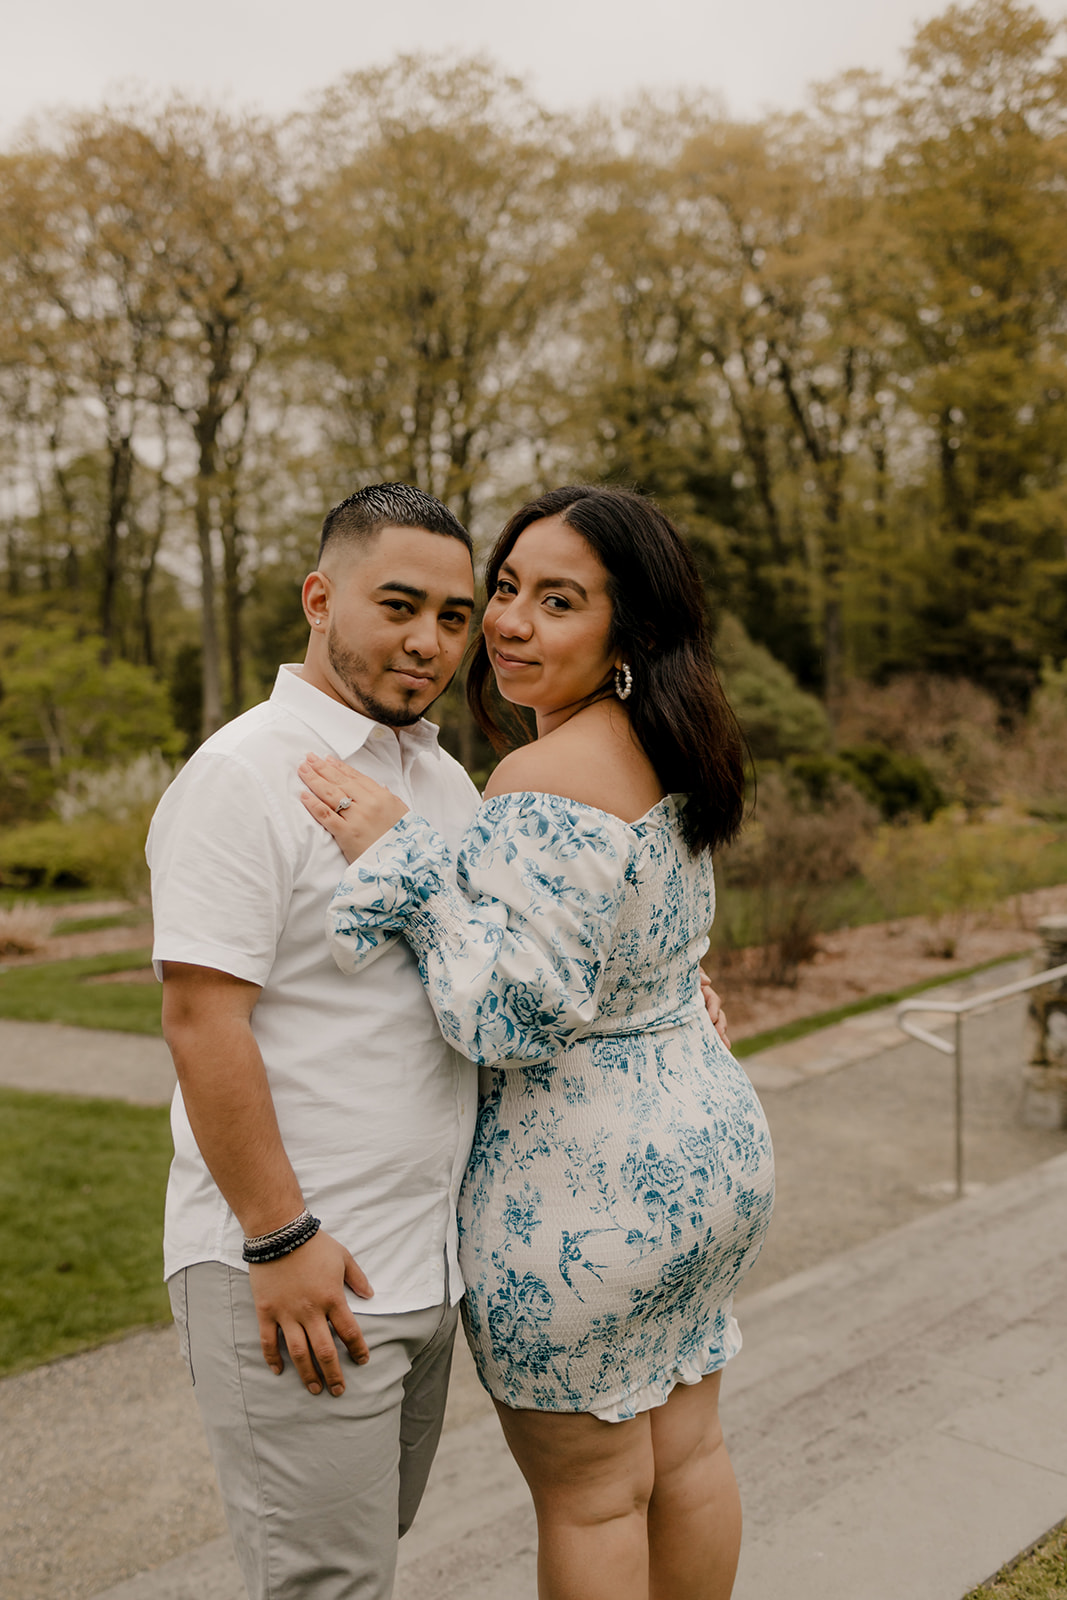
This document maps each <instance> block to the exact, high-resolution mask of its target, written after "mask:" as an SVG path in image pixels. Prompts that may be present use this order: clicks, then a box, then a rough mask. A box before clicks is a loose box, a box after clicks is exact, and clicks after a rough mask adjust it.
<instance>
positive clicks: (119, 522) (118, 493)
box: [100, 433, 133, 662]
mask: <svg viewBox="0 0 1067 1600" xmlns="http://www.w3.org/2000/svg"><path fill="white" fill-rule="evenodd" d="M108 453H109V456H110V458H111V459H110V463H109V471H108V485H107V528H106V530H105V534H104V572H103V578H102V581H101V588H100V632H101V634H102V635H103V639H104V648H103V659H104V661H105V662H107V661H110V660H111V657H112V656H113V654H114V651H115V633H116V620H115V602H116V599H117V597H118V589H119V576H120V566H121V562H120V543H121V538H122V529H123V526H124V524H125V521H126V511H127V507H128V505H129V501H130V483H131V480H132V477H133V444H132V442H131V439H130V436H129V434H128V433H119V434H118V435H117V436H113V437H112V438H111V439H109V441H108Z"/></svg>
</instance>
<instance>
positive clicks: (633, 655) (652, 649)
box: [467, 485, 745, 851]
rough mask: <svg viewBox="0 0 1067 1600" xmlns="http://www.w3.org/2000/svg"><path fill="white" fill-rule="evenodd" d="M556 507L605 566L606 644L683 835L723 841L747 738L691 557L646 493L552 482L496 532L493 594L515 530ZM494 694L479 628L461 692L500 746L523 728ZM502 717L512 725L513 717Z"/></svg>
mask: <svg viewBox="0 0 1067 1600" xmlns="http://www.w3.org/2000/svg"><path fill="white" fill-rule="evenodd" d="M557 516H558V517H561V518H562V520H563V521H564V522H565V523H566V524H567V526H568V527H570V528H573V529H574V531H575V533H579V534H581V536H582V538H583V539H584V540H585V541H586V543H587V544H588V545H589V547H590V549H591V550H592V551H593V552H594V553H595V554H596V555H597V556H598V557H599V559H600V561H601V562H602V563H603V565H604V567H605V568H606V570H607V574H608V594H609V597H610V599H611V604H612V624H611V641H610V643H611V648H612V649H613V650H617V651H618V652H619V653H620V655H622V656H623V657H624V658H625V660H626V661H627V662H628V663H629V665H630V671H631V673H632V674H633V693H632V694H631V696H630V698H629V700H627V702H626V709H627V711H628V712H629V714H630V723H631V726H632V728H633V731H634V733H635V735H636V737H637V739H638V740H639V742H640V744H641V747H642V749H643V750H644V752H645V754H646V755H647V756H648V759H649V760H650V761H651V763H652V765H653V767H654V768H655V771H656V776H657V777H658V778H659V781H660V783H661V784H662V785H663V787H664V789H666V791H667V792H668V794H684V795H685V796H686V800H685V803H684V805H683V807H682V827H683V831H684V834H685V839H686V843H687V844H688V845H689V848H690V849H691V850H693V851H698V850H711V849H716V848H717V847H718V846H719V845H722V844H727V843H728V842H729V841H730V840H731V839H732V838H734V836H735V835H736V833H737V832H738V829H739V828H740V826H741V818H742V814H743V811H744V803H745V760H744V752H745V742H744V737H743V735H742V733H741V729H740V728H739V727H738V724H737V719H736V717H735V716H734V714H733V712H732V711H731V710H730V707H729V705H728V704H727V700H726V696H725V695H724V693H723V690H722V685H721V684H720V682H719V680H718V677H717V675H716V672H715V666H714V663H713V661H712V657H711V650H710V647H709V645H708V639H707V634H706V632H705V626H704V605H703V600H704V595H703V586H702V584H701V581H700V575H699V573H698V572H697V569H696V566H695V565H694V563H693V558H692V557H691V556H690V554H689V552H688V550H687V549H686V548H685V545H684V544H683V543H682V541H681V539H680V538H679V536H678V534H677V533H676V532H675V530H674V528H673V527H672V526H671V524H670V523H669V522H668V521H667V518H666V517H665V516H664V515H663V513H662V512H661V511H660V510H658V508H657V507H656V506H655V505H653V503H652V501H651V500H648V499H646V498H645V497H644V496H643V495H638V494H630V493H629V492H628V491H627V490H625V489H608V488H597V487H592V486H585V485H578V486H576V487H571V488H566V489H552V490H550V491H549V492H548V494H543V495H541V496H540V498H539V499H537V500H531V501H530V503H529V504H528V505H525V506H523V507H522V510H521V511H517V512H516V513H515V515H514V516H513V517H512V518H511V521H510V522H509V523H508V524H507V526H506V527H505V529H504V531H503V533H502V534H501V535H500V537H499V539H498V540H497V542H496V545H495V547H494V549H493V553H492V555H491V556H490V557H489V561H488V564H487V566H486V570H485V582H486V589H487V591H488V593H489V596H490V598H491V597H492V595H493V594H494V592H495V590H496V584H497V576H498V574H499V572H500V568H501V566H502V565H503V563H504V561H505V560H506V559H507V557H508V555H509V554H510V552H511V549H512V546H513V545H514V543H515V541H516V539H517V538H518V537H519V534H520V533H522V532H523V530H524V529H525V528H528V527H529V526H530V524H531V523H532V522H539V521H540V520H541V518H542V517H557ZM606 692H608V693H610V692H611V691H610V688H609V689H607V690H606ZM494 699H497V697H496V695H495V681H494V679H493V671H492V666H491V664H490V661H489V652H488V649H487V648H486V644H485V639H484V637H483V638H479V639H478V640H477V641H476V642H475V644H474V646H473V647H472V654H471V661H470V666H469V670H468V673H467V700H468V703H469V705H470V708H471V711H472V713H473V715H474V718H475V721H476V722H477V723H478V725H479V727H480V728H481V729H482V730H483V732H485V733H486V734H487V735H488V737H489V738H490V740H491V741H492V743H493V745H494V747H495V748H496V749H497V750H502V749H507V748H508V747H509V745H513V744H515V743H516V742H521V739H520V740H515V739H514V738H509V736H508V734H507V733H506V732H505V731H504V728H503V727H502V726H501V722H500V720H499V717H498V714H497V708H496V706H495V705H494ZM509 709H510V708H509ZM508 720H509V722H510V723H511V725H512V727H513V728H514V727H515V726H516V725H517V719H516V718H514V717H512V718H509V719H508Z"/></svg>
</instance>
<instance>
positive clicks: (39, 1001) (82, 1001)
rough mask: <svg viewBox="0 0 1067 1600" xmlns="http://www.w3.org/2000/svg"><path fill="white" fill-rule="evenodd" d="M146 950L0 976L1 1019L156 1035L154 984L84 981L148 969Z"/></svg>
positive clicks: (157, 999)
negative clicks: (116, 973)
mask: <svg viewBox="0 0 1067 1600" xmlns="http://www.w3.org/2000/svg"><path fill="white" fill-rule="evenodd" d="M150 958H151V952H150V951H148V950H125V951H122V952H121V953H120V954H115V955H103V956H86V957H84V958H83V959H81V960H79V961H48V962H42V963H41V964H40V965H33V966H25V967H8V968H7V970H6V971H4V972H0V1017H11V1018H13V1019H14V1020H15V1021H18V1022H65V1023H68V1024H69V1025H70V1026H71V1027H76V1028H114V1029H115V1030H116V1031H117V1032H119V1033H148V1034H152V1035H154V1036H155V1037H157V1038H158V1037H159V1036H160V1034H161V1031H162V1030H161V1026H160V991H159V986H158V985H157V984H155V983H144V984H141V983H101V984H93V983H89V982H87V981H86V980H87V979H91V978H96V977H100V976H102V975H104V974H107V973H110V972H131V971H134V970H136V969H138V968H143V967H146V966H147V965H148V962H149V960H150Z"/></svg>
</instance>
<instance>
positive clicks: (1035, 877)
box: [863, 807, 1054, 957]
mask: <svg viewBox="0 0 1067 1600" xmlns="http://www.w3.org/2000/svg"><path fill="white" fill-rule="evenodd" d="M1053 838H1054V835H1052V833H1051V832H1050V831H1049V830H1047V829H1043V828H1041V827H1040V826H1039V825H1037V824H1035V823H1032V822H1026V821H1024V820H1015V821H973V820H969V819H968V818H967V815H966V813H965V812H964V811H963V810H962V809H960V808H958V807H957V808H950V809H946V810H944V811H940V812H938V814H937V815H936V816H935V817H934V818H933V819H932V820H931V821H930V822H922V823H912V824H910V825H909V826H907V827H903V828H901V827H892V826H889V825H887V826H884V827H882V828H880V829H879V831H878V835H877V837H876V838H875V840H874V841H873V842H872V844H871V846H870V849H869V850H868V852H867V855H866V858H865V860H864V863H863V871H864V876H865V877H866V878H867V880H868V882H870V883H871V884H872V885H873V887H874V888H875V890H876V891H877V893H878V895H879V897H880V899H881V901H882V904H883V906H884V907H885V910H886V912H887V914H888V915H889V916H905V915H908V914H913V913H914V912H915V911H916V909H919V910H921V911H922V913H923V914H924V915H925V916H926V917H927V918H928V920H929V922H930V928H931V932H930V937H929V941H928V942H929V946H930V950H931V952H932V953H934V954H938V955H943V956H946V957H951V956H953V955H955V953H956V948H957V946H958V944H959V941H960V939H961V938H962V936H963V933H964V931H965V929H966V928H967V926H968V925H969V923H970V922H971V920H972V919H973V917H974V916H975V915H976V914H977V913H979V912H982V911H985V910H988V909H989V908H990V907H991V906H993V905H995V904H996V902H997V901H998V900H1002V899H1004V898H1006V897H1007V896H1010V895H1016V894H1020V893H1022V892H1023V891H1024V890H1026V889H1030V888H1034V887H1036V886H1037V884H1038V883H1039V882H1040V881H1041V878H1042V873H1041V862H1042V858H1043V856H1044V854H1045V852H1046V851H1047V849H1048V846H1049V845H1050V843H1051V842H1052V841H1053Z"/></svg>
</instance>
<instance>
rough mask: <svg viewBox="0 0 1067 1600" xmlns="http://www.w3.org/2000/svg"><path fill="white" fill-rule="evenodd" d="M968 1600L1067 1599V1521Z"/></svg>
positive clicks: (971, 1594)
mask: <svg viewBox="0 0 1067 1600" xmlns="http://www.w3.org/2000/svg"><path fill="white" fill-rule="evenodd" d="M964 1600H1067V1522H1065V1523H1061V1525H1060V1526H1059V1527H1058V1528H1054V1529H1053V1531H1052V1532H1051V1533H1050V1534H1049V1536H1048V1538H1047V1539H1042V1541H1041V1543H1040V1544H1039V1545H1038V1546H1037V1548H1036V1549H1035V1550H1032V1551H1031V1552H1030V1554H1029V1555H1028V1556H1024V1558H1023V1559H1022V1561H1019V1562H1016V1563H1015V1564H1014V1565H1013V1566H1011V1567H1005V1568H1004V1569H1003V1571H1001V1572H998V1573H997V1576H996V1577H995V1578H994V1579H993V1581H992V1583H984V1584H983V1585H982V1587H981V1588H980V1589H973V1590H972V1591H971V1593H970V1594H969V1595H966V1596H965V1597H964Z"/></svg>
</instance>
